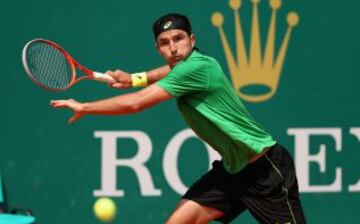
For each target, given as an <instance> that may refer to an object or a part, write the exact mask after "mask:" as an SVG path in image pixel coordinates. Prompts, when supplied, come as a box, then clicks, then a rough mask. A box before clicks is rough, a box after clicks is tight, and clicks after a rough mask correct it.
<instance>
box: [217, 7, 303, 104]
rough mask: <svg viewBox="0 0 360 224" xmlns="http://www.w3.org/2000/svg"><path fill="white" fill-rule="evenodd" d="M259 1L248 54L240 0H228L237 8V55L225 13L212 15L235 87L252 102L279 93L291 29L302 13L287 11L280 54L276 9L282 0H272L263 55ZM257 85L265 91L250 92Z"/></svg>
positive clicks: (254, 15)
mask: <svg viewBox="0 0 360 224" xmlns="http://www.w3.org/2000/svg"><path fill="white" fill-rule="evenodd" d="M259 1H260V0H251V2H252V4H253V11H252V25H251V38H250V41H251V43H250V52H249V53H250V54H249V56H248V54H247V52H246V48H245V43H244V36H243V30H242V27H241V21H240V12H239V9H240V8H241V0H230V1H229V5H230V7H231V8H232V9H233V10H234V15H235V35H236V36H235V37H236V54H237V58H236V59H235V58H234V55H233V54H232V51H231V49H230V45H229V42H228V40H227V38H226V35H225V33H224V30H223V27H222V24H223V22H224V17H223V15H222V14H221V13H219V12H214V13H213V14H212V17H211V22H212V24H213V25H214V26H215V27H217V28H218V30H219V33H220V39H221V43H222V45H223V48H224V51H225V57H226V61H227V64H228V67H229V71H230V75H231V80H232V82H233V85H234V88H235V89H236V90H237V93H238V94H239V96H240V97H241V98H242V99H244V100H246V101H249V102H262V101H265V100H268V99H270V98H271V97H272V96H273V95H274V94H275V93H276V91H277V88H278V83H279V80H280V76H281V69H282V67H283V63H284V59H285V54H286V50H287V48H288V44H289V40H290V36H291V32H292V29H293V27H295V26H296V25H297V24H298V22H299V17H298V15H297V13H296V12H290V13H288V15H287V23H288V28H287V31H286V34H285V37H284V39H283V41H282V44H281V47H280V49H279V52H278V55H277V56H276V57H275V24H276V12H277V11H278V10H279V9H280V7H281V0H270V1H269V3H270V8H271V11H272V12H271V18H270V24H269V30H268V34H267V40H266V46H265V51H264V55H262V51H261V40H260V29H259V14H258V4H259ZM254 87H255V89H256V88H257V89H258V91H259V90H262V91H261V92H260V93H256V94H253V93H250V91H249V90H251V88H253V89H254ZM259 87H260V88H259ZM264 90H266V91H264Z"/></svg>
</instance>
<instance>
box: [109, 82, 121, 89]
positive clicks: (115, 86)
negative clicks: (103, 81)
mask: <svg viewBox="0 0 360 224" xmlns="http://www.w3.org/2000/svg"><path fill="white" fill-rule="evenodd" d="M111 87H113V88H124V84H122V83H113V84H112V85H111Z"/></svg>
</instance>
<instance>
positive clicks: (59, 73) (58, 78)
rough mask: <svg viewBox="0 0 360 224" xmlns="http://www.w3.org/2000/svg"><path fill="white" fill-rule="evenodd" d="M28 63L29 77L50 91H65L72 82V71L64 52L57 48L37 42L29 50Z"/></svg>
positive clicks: (27, 54)
mask: <svg viewBox="0 0 360 224" xmlns="http://www.w3.org/2000/svg"><path fill="white" fill-rule="evenodd" d="M26 61H27V65H28V69H29V73H30V74H29V75H30V76H31V77H32V78H33V79H34V80H35V81H36V82H38V83H39V84H41V85H42V86H44V87H46V88H50V89H58V90H61V89H65V88H67V87H68V86H69V84H70V82H71V80H72V69H71V66H70V65H69V63H68V60H67V59H66V57H65V56H64V54H63V53H62V52H60V51H59V50H58V49H56V48H55V47H53V46H51V45H49V44H47V43H44V42H35V43H33V44H32V45H30V46H29V47H28V48H27V51H26Z"/></svg>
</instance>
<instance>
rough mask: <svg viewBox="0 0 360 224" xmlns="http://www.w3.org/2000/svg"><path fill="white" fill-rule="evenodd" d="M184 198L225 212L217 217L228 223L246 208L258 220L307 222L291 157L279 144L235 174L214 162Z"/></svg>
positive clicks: (298, 223)
mask: <svg viewBox="0 0 360 224" xmlns="http://www.w3.org/2000/svg"><path fill="white" fill-rule="evenodd" d="M183 199H188V200H192V201H195V202H197V203H199V204H201V205H204V206H208V207H211V208H215V209H217V210H220V211H222V212H224V216H222V217H220V218H219V219H218V220H217V221H220V222H222V223H229V222H231V221H232V220H233V219H235V218H236V217H237V216H238V215H240V214H241V213H242V212H243V211H245V210H246V209H249V211H250V213H251V214H252V215H253V216H254V218H255V219H256V220H257V221H258V222H259V223H279V224H280V223H296V224H303V223H306V221H305V216H304V213H303V209H302V207H301V203H300V198H299V190H298V183H297V179H296V175H295V168H294V162H293V159H292V158H291V156H290V154H289V153H288V151H287V150H286V149H285V148H284V147H283V146H281V145H279V144H275V145H274V146H272V147H271V148H270V149H269V150H268V151H267V152H266V154H264V155H263V156H262V157H260V158H259V159H257V160H256V161H255V162H253V163H250V164H249V165H247V166H246V167H245V168H244V169H242V170H241V171H240V172H238V173H236V174H229V173H228V172H227V171H226V170H225V169H224V167H223V164H222V162H220V161H215V162H214V163H213V167H212V169H211V170H210V171H209V172H208V173H206V174H205V175H204V176H202V177H201V178H200V179H199V180H198V181H197V182H195V183H194V184H193V185H192V186H191V187H190V189H189V190H188V191H187V192H186V193H185V195H184V196H183Z"/></svg>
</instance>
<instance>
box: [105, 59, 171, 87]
mask: <svg viewBox="0 0 360 224" xmlns="http://www.w3.org/2000/svg"><path fill="white" fill-rule="evenodd" d="M169 72H170V67H169V66H168V65H164V66H161V67H158V68H155V69H152V70H150V71H147V72H146V76H147V80H148V84H149V85H150V84H153V83H155V82H156V81H158V80H160V79H162V78H164V77H165V76H166V75H167V74H168V73H169ZM106 73H107V74H109V75H111V76H112V77H113V78H114V79H115V80H116V81H117V83H115V84H112V85H111V86H112V87H115V88H119V89H127V88H131V87H132V86H133V85H132V79H131V74H129V73H127V72H124V71H122V70H116V71H107V72H106Z"/></svg>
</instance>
